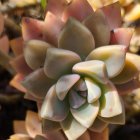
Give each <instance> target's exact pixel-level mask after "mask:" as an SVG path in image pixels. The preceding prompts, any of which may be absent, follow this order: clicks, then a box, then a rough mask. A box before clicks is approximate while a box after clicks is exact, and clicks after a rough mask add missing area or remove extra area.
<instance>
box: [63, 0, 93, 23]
mask: <svg viewBox="0 0 140 140" xmlns="http://www.w3.org/2000/svg"><path fill="white" fill-rule="evenodd" d="M81 9H82V10H81ZM79 10H80V12H79ZM92 12H93V10H92V8H91V6H90V5H89V4H88V2H87V0H72V1H71V3H70V5H69V6H68V7H67V8H66V9H65V10H64V13H63V15H62V20H64V21H67V20H68V18H69V17H74V18H76V19H78V20H79V21H83V19H85V18H86V17H87V16H88V15H90V14H91V13H92Z"/></svg>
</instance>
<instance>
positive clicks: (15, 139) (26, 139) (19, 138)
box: [9, 134, 32, 140]
mask: <svg viewBox="0 0 140 140" xmlns="http://www.w3.org/2000/svg"><path fill="white" fill-rule="evenodd" d="M9 140H32V138H31V137H30V136H29V135H27V134H14V135H11V136H10V138H9Z"/></svg>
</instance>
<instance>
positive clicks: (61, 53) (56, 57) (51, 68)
mask: <svg viewBox="0 0 140 140" xmlns="http://www.w3.org/2000/svg"><path fill="white" fill-rule="evenodd" d="M80 61H81V59H80V57H79V56H78V55H77V54H76V53H74V52H72V51H68V50H63V49H58V48H48V50H47V56H46V60H45V65H44V71H45V74H46V75H47V76H48V77H50V78H53V79H55V78H56V79H57V78H59V77H60V76H61V75H64V74H68V73H71V71H72V67H73V65H74V64H76V63H78V62H80Z"/></svg>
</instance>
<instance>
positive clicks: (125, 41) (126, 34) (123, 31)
mask: <svg viewBox="0 0 140 140" xmlns="http://www.w3.org/2000/svg"><path fill="white" fill-rule="evenodd" d="M132 35H133V30H132V29H131V28H117V29H115V30H114V31H113V32H112V33H111V41H110V43H111V44H119V45H125V46H127V47H128V46H129V44H130V40H131V38H132Z"/></svg>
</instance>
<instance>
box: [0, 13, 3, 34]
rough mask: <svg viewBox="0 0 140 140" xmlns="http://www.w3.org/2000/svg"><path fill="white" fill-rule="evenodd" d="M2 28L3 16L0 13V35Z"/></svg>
mask: <svg viewBox="0 0 140 140" xmlns="http://www.w3.org/2000/svg"><path fill="white" fill-rule="evenodd" d="M3 30H4V17H3V15H2V14H1V13H0V35H1V33H2V31H3Z"/></svg>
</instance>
